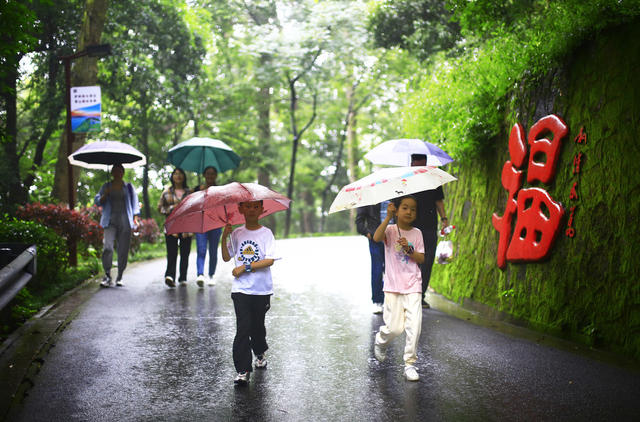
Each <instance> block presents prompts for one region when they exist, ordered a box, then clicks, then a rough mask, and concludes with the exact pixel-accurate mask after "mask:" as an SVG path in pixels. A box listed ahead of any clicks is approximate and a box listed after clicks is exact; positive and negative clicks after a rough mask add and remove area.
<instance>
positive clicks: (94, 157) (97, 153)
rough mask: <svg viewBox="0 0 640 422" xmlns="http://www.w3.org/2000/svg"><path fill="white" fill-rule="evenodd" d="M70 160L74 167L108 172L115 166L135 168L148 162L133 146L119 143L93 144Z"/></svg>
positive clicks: (78, 151) (99, 142) (83, 147)
mask: <svg viewBox="0 0 640 422" xmlns="http://www.w3.org/2000/svg"><path fill="white" fill-rule="evenodd" d="M68 158H69V162H70V163H71V164H72V165H74V166H80V167H84V168H88V169H99V170H107V171H108V170H109V167H110V166H112V165H114V164H122V166H123V167H125V168H134V167H139V166H143V165H144V164H146V162H147V158H146V157H145V156H144V154H143V153H141V152H140V151H138V150H137V149H135V148H134V147H132V146H131V145H128V144H125V143H122V142H117V141H98V142H92V143H90V144H87V145H84V146H82V147H81V148H79V149H78V150H77V151H76V152H74V153H73V154H71V155H70V156H69V157H68Z"/></svg>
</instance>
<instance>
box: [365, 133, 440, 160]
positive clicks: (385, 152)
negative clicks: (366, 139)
mask: <svg viewBox="0 0 640 422" xmlns="http://www.w3.org/2000/svg"><path fill="white" fill-rule="evenodd" d="M412 154H424V155H426V156H427V165H428V166H444V165H445V164H447V163H450V162H452V161H453V158H451V157H450V156H449V154H447V153H446V152H444V151H443V150H442V149H441V148H440V147H438V146H437V145H434V144H432V143H430V142H426V141H422V140H420V139H393V140H391V141H386V142H383V143H381V144H380V145H378V146H377V147H375V148H373V149H372V150H371V151H369V152H367V153H366V154H365V155H364V158H366V159H367V160H369V161H371V162H372V163H373V164H383V165H389V166H410V165H411V155H412Z"/></svg>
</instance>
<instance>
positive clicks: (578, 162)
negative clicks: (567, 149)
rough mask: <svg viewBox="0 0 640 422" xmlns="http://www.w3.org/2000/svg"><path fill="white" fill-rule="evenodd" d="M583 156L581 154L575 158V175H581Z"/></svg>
mask: <svg viewBox="0 0 640 422" xmlns="http://www.w3.org/2000/svg"><path fill="white" fill-rule="evenodd" d="M583 155H584V154H583V153H581V152H579V153H578V154H576V155H575V156H574V157H573V174H578V173H580V162H581V161H582V156H583Z"/></svg>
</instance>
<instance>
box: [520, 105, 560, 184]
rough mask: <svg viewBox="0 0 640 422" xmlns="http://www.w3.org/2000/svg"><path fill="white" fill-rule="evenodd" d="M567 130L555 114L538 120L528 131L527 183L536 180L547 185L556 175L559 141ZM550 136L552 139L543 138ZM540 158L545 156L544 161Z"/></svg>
mask: <svg viewBox="0 0 640 422" xmlns="http://www.w3.org/2000/svg"><path fill="white" fill-rule="evenodd" d="M567 133H569V129H568V127H567V125H566V123H565V122H564V121H562V119H561V118H560V117H558V116H556V115H555V114H551V115H549V116H545V117H543V118H542V119H540V120H538V121H537V122H536V123H535V124H534V125H533V126H532V127H531V129H530V130H529V137H528V140H529V145H530V146H531V151H530V152H529V169H528V171H527V182H529V183H531V182H534V181H536V180H538V181H540V182H542V183H545V184H549V183H550V182H551V181H552V180H553V178H554V177H555V175H556V161H557V160H558V156H559V155H560V145H561V144H560V141H561V140H562V138H564V137H565V136H566V135H567ZM548 134H551V135H552V139H551V140H549V139H547V138H545V136H546V135H548ZM542 156H546V160H545V159H543V157H542Z"/></svg>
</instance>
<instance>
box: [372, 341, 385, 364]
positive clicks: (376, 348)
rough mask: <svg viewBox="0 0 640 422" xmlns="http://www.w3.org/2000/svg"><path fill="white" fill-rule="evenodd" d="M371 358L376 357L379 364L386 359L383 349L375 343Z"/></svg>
mask: <svg viewBox="0 0 640 422" xmlns="http://www.w3.org/2000/svg"><path fill="white" fill-rule="evenodd" d="M373 356H375V357H376V359H378V361H380V362H384V360H385V359H386V358H387V353H386V351H385V350H384V347H382V346H380V345H378V344H377V343H376V344H375V345H374V346H373Z"/></svg>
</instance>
